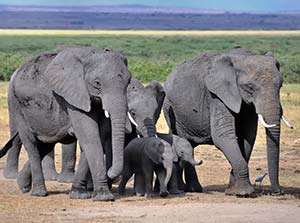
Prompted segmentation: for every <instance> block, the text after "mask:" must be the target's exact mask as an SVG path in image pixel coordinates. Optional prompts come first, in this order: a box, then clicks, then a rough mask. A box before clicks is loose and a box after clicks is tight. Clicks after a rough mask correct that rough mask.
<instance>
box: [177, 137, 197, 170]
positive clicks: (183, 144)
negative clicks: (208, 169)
mask: <svg viewBox="0 0 300 223" xmlns="http://www.w3.org/2000/svg"><path fill="white" fill-rule="evenodd" d="M172 147H173V149H174V150H175V152H176V155H177V157H178V158H180V161H184V162H188V163H190V164H191V165H193V166H196V165H201V164H202V160H201V161H199V162H197V161H196V160H195V159H194V148H193V147H192V145H191V144H190V143H189V141H188V140H187V139H185V138H181V137H179V136H176V135H173V144H172Z"/></svg>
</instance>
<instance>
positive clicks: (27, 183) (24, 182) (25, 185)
mask: <svg viewBox="0 0 300 223" xmlns="http://www.w3.org/2000/svg"><path fill="white" fill-rule="evenodd" d="M31 177H32V175H31V169H30V161H29V160H28V161H27V162H26V163H25V165H24V166H23V168H22V169H21V171H20V172H19V174H18V176H17V184H18V186H19V188H20V190H21V192H22V193H28V192H30V190H31V181H32V179H31Z"/></svg>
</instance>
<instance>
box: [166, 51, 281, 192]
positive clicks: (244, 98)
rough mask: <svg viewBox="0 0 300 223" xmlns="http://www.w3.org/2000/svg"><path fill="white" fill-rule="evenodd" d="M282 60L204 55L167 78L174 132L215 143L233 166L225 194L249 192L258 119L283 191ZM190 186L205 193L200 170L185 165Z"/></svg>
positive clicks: (270, 165)
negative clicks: (263, 130) (280, 171)
mask: <svg viewBox="0 0 300 223" xmlns="http://www.w3.org/2000/svg"><path fill="white" fill-rule="evenodd" d="M282 81H283V80H282V76H281V74H280V72H279V62H278V61H277V60H276V59H274V58H273V57H272V56H270V55H255V54H254V53H252V52H250V51H248V50H245V49H242V48H237V49H232V50H230V51H228V52H225V53H223V54H213V53H204V54H202V55H200V56H197V57H195V58H193V59H191V60H188V61H185V62H184V63H183V64H180V65H178V66H177V67H176V68H175V69H174V70H173V72H172V73H171V74H170V75H169V76H168V78H167V80H166V82H165V85H164V88H165V91H166V98H165V101H164V105H163V109H164V115H165V117H166V120H167V123H168V125H169V127H170V130H171V132H172V133H174V134H178V135H179V136H181V137H185V138H187V139H188V140H189V141H190V142H191V144H192V145H193V146H194V147H195V146H197V145H202V144H214V145H215V146H216V147H217V148H218V149H220V150H221V151H222V152H223V153H224V155H225V157H226V158H227V159H228V161H229V162H230V164H231V167H232V170H231V174H230V181H229V186H228V188H227V189H226V192H225V193H226V194H235V195H242V196H244V195H250V194H252V193H253V192H254V188H253V186H252V185H251V183H250V180H249V170H248V161H249V159H250V156H251V152H252V149H253V145H254V142H255V138H256V133H257V119H259V120H260V121H261V122H262V124H263V125H264V127H265V130H266V140H267V156H268V169H269V177H270V181H271V184H272V190H273V192H274V193H277V194H278V193H281V190H280V185H279V180H278V171H279V170H278V169H279V147H280V119H281V117H282V108H281V104H280V96H279V92H280V88H281V85H282ZM185 174H186V178H187V179H188V180H187V181H188V182H187V188H188V190H190V191H199V192H200V191H202V188H201V185H200V184H199V181H198V179H197V175H196V171H195V169H194V168H192V167H187V169H186V172H185Z"/></svg>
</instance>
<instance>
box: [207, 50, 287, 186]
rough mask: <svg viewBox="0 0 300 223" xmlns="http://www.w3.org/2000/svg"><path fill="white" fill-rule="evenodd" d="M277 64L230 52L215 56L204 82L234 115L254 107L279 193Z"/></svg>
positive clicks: (261, 57) (266, 57)
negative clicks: (261, 126)
mask: <svg viewBox="0 0 300 223" xmlns="http://www.w3.org/2000/svg"><path fill="white" fill-rule="evenodd" d="M279 68H280V65H279V62H278V61H277V60H276V59H274V58H273V57H272V56H269V55H255V54H253V53H251V52H249V51H246V50H240V49H239V50H233V51H229V52H227V53H226V54H223V55H221V56H218V55H217V56H215V57H214V59H213V61H212V64H211V69H210V72H209V74H207V75H206V77H205V79H204V81H205V83H206V86H207V88H208V90H209V91H210V92H212V93H214V94H215V95H216V96H217V97H219V98H220V99H221V100H222V101H223V103H224V104H225V105H226V106H227V107H228V108H229V109H230V110H231V111H232V112H233V113H235V114H238V113H239V112H240V110H241V106H242V104H243V103H246V104H248V105H252V106H254V107H255V111H256V113H257V117H258V119H259V120H260V121H261V123H262V124H263V126H264V127H265V129H266V139H267V155H268V168H269V176H270V181H271V184H272V188H273V190H274V191H275V192H280V186H279V181H278V172H279V147H280V119H281V117H282V108H281V104H280V95H279V92H280V88H281V86H282V82H283V78H282V76H281V74H280V70H279Z"/></svg>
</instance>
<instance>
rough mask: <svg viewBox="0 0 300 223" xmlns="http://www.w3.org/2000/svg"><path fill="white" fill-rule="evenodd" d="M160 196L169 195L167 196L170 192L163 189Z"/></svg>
mask: <svg viewBox="0 0 300 223" xmlns="http://www.w3.org/2000/svg"><path fill="white" fill-rule="evenodd" d="M159 196H161V197H167V196H169V192H168V191H161V192H159Z"/></svg>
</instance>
